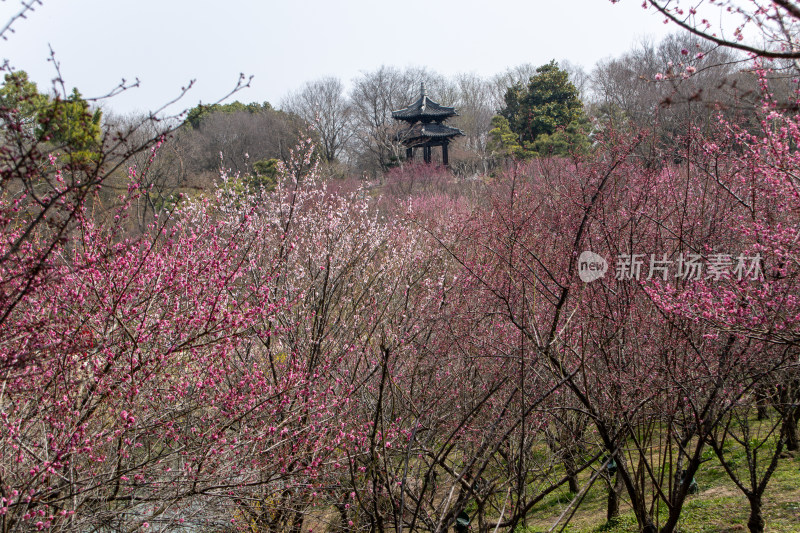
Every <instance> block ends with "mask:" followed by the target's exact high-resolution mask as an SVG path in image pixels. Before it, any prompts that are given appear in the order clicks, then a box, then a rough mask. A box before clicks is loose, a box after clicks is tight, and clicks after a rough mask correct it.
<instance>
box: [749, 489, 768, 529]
mask: <svg viewBox="0 0 800 533" xmlns="http://www.w3.org/2000/svg"><path fill="white" fill-rule="evenodd" d="M749 500H750V518H749V519H748V520H747V527H748V528H750V533H763V531H764V516H763V515H762V514H761V496H750V498H749Z"/></svg>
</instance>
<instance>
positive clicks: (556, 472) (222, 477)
mask: <svg viewBox="0 0 800 533" xmlns="http://www.w3.org/2000/svg"><path fill="white" fill-rule="evenodd" d="M774 65H775V66H777V67H781V64H780V63H774ZM768 66H769V65H768V64H766V63H763V62H761V61H759V60H755V61H751V62H749V63H743V62H740V61H738V60H737V58H736V57H735V56H733V55H731V53H730V52H725V51H724V50H722V49H716V50H713V49H709V48H708V47H707V46H706V45H705V44H703V42H701V41H697V40H693V39H685V38H681V37H671V38H669V39H667V40H665V41H664V42H662V43H661V44H660V45H658V46H651V45H642V46H640V47H637V48H636V49H634V50H633V51H631V52H630V53H629V54H627V55H625V56H623V57H621V58H617V59H613V60H608V61H606V62H603V63H601V64H600V65H598V66H597V68H596V69H595V70H594V71H593V73H592V74H591V75H590V76H581V74H580V72H579V71H577V70H575V69H569V68H567V66H566V65H561V66H559V65H556V64H554V63H549V64H546V65H543V66H540V67H537V68H530V69H529V68H520V69H517V70H515V71H509V72H507V73H506V74H504V75H503V76H500V77H498V78H497V79H495V80H481V79H479V78H476V77H474V76H460V77H457V78H456V79H455V80H446V79H443V78H441V77H438V76H434V75H432V74H430V73H428V72H426V71H421V70H406V71H400V70H396V69H393V68H389V67H384V68H381V69H379V70H377V71H375V72H372V73H367V74H364V75H363V76H362V77H361V78H359V79H357V80H355V82H354V84H353V90H352V92H351V94H350V95H349V96H347V97H345V95H344V91H343V90H342V86H341V83H340V82H338V81H337V80H322V81H320V82H313V83H310V84H308V85H307V86H306V87H304V88H303V89H301V90H300V91H299V92H298V93H296V94H293V95H291V96H289V97H288V98H287V100H286V102H284V103H283V104H282V105H281V110H276V109H273V108H272V107H271V106H270V105H269V104H266V103H265V104H249V105H244V104H240V103H232V104H225V105H216V106H208V107H197V108H194V109H192V110H191V111H190V112H189V113H188V115H187V116H186V117H184V118H183V121H182V122H181V123H179V124H174V125H172V127H171V131H165V130H164V129H163V125H161V128H159V126H160V124H159V123H158V122H154V121H146V120H145V121H142V120H135V119H131V120H121V119H116V118H114V119H113V120H112V119H110V118H109V117H105V119H104V118H103V117H102V116H101V115H100V114H99V113H98V112H96V111H93V110H92V109H91V108H90V106H89V105H88V104H87V102H85V101H84V100H83V98H82V97H81V95H80V94H79V93H78V92H77V91H75V92H73V93H71V94H63V95H61V96H48V95H43V94H41V93H40V92H39V91H38V89H37V88H36V87H35V86H34V85H33V84H31V83H30V81H29V80H27V78H26V77H25V76H24V74H23V73H21V72H16V73H9V74H8V75H7V77H6V83H5V85H4V86H3V88H2V92H0V98H2V102H0V135H2V150H0V185H2V188H1V189H0V236H2V238H0V532H2V533H6V532H28V531H43V530H48V531H55V530H58V531H69V532H79V531H81V532H83V531H103V532H106V531H108V532H110V531H115V532H116V531H126V532H132V531H159V532H161V531H164V532H166V531H173V530H180V531H186V530H203V531H220V532H229V533H233V532H234V531H252V532H262V531H263V532H266V531H270V532H271V531H280V532H286V533H300V532H301V531H309V530H314V531H329V532H354V531H370V532H385V531H390V530H391V531H402V530H406V531H413V532H417V531H430V532H435V533H444V532H445V531H448V530H452V529H456V530H457V531H463V530H464V528H467V527H469V528H470V529H471V530H472V531H478V532H480V533H489V532H493V531H518V532H525V533H532V532H534V531H541V530H547V529H551V530H555V529H556V528H562V529H563V528H565V527H567V525H568V524H570V522H571V521H572V520H573V519H574V518H575V517H576V516H579V515H582V513H584V512H585V508H586V505H585V501H587V500H586V499H587V498H593V500H592V501H593V502H595V503H597V502H598V501H599V502H600V503H599V504H598V505H599V508H600V510H599V512H598V511H597V510H595V514H599V515H600V518H599V520H597V519H595V518H596V517H594V516H593V515H592V516H590V517H588V518H587V520H589V521H591V520H593V519H594V522H591V524H590V527H593V528H594V527H597V528H600V530H607V531H608V530H610V531H643V532H647V533H652V532H656V531H659V532H662V533H673V532H675V531H679V530H684V529H688V527H689V526H691V525H692V524H691V523H689V522H688V520H687V518H686V517H687V515H688V513H689V512H691V511H692V504H693V502H694V500H693V498H694V494H695V493H696V492H697V491H698V490H702V487H703V484H704V483H705V480H707V479H710V478H711V477H712V470H713V474H714V476H715V479H725V480H727V482H728V490H729V494H726V498H729V499H732V500H733V501H735V502H736V503H735V506H734V507H732V508H731V509H730V516H726V517H724V519H727V520H728V523H724V524H723V525H721V526H720V527H719V528H718V529H719V530H723V531H724V530H731V529H733V528H734V527H737V528H739V529H742V528H744V527H747V528H748V529H749V530H750V531H753V532H762V531H764V530H765V527H766V522H767V520H773V518H772V517H773V516H775V515H774V509H773V508H772V507H770V501H771V498H773V497H774V493H771V492H770V490H771V488H772V487H773V486H774V483H775V477H776V475H777V474H776V473H777V472H788V471H790V470H791V471H796V469H797V458H796V457H795V454H796V453H797V452H798V449H799V448H800V442H799V439H798V422H799V421H800V373H798V372H799V369H798V340H799V339H800V295H799V294H798V287H800V283H798V277H799V276H800V268H799V266H800V244H799V243H800V238H799V237H798V235H799V234H798V228H800V194H798V181H797V180H798V178H797V176H800V152H798V151H797V149H796V147H797V145H798V143H800V117H798V115H797V114H796V110H797V94H796V93H792V83H795V87H794V88H795V89H796V82H792V81H790V80H791V79H792V78H791V77H790V78H789V81H787V80H784V79H783V77H782V72H781V71H780V70H769V69H768V68H767V67H768ZM568 74H571V81H570V78H569V76H568ZM423 79H424V80H425V81H426V83H427V85H428V88H429V89H428V90H429V92H430V94H431V95H436V96H435V97H436V98H437V99H439V100H440V101H441V102H442V103H444V104H451V105H456V106H457V107H459V109H460V111H461V113H462V114H461V116H460V117H458V120H459V121H460V122H458V123H456V125H457V126H459V127H461V128H462V129H463V130H464V131H465V133H466V135H465V137H464V138H463V139H462V140H460V141H459V142H460V143H461V144H460V148H459V151H458V158H456V157H455V155H454V160H456V159H457V160H456V162H455V164H454V167H455V170H456V171H457V172H458V173H460V174H456V175H454V174H453V173H451V172H450V171H447V170H446V169H442V168H441V167H435V166H428V165H419V164H408V163H403V162H402V160H401V159H398V154H399V153H401V152H399V147H398V146H397V145H396V144H395V142H394V131H395V130H394V128H396V125H395V124H393V123H391V122H390V120H391V119H390V116H389V112H390V111H391V110H393V109H397V108H399V107H402V106H404V105H406V104H407V103H409V102H410V101H412V100H413V98H414V97H415V95H416V91H418V90H419V83H420V80H423ZM315 95H318V96H319V98H320V99H321V100H320V101H323V100H325V101H330V102H331V105H330V110H331V112H330V113H329V114H327V113H326V109H328V108H326V107H325V106H323V105H317V104H315V103H314V102H316V101H317V100H315V99H314V98H316V97H317V96H315ZM326 99H327V100H326ZM334 102H335V104H334ZM312 109H313V110H316V112H315V114H314V117H313V118H312V117H311V116H308V115H305V116H304V114H303V113H307V112H309V111H310V110H312ZM104 120H105V121H104ZM313 120H316V121H317V127H316V129H315V130H314V131H313V132H312V133H311V134H310V135H309V134H308V133H307V132H306V126H307V124H308V123H309V122H311V121H313ZM169 129H170V127H168V130H169ZM219 152H222V156H221V157H220V156H219ZM454 152H455V151H454ZM228 169H230V170H228ZM365 172H366V173H368V174H369V173H371V172H382V173H383V184H384V187H383V188H382V189H381V191H380V192H381V194H375V191H373V190H370V189H368V188H365V187H362V186H361V185H363V183H361V180H360V179H347V178H343V179H333V178H336V177H337V176H341V175H345V176H347V175H349V174H351V173H357V175H358V176H360V175H362V173H365ZM474 173H477V174H478V176H479V177H480V179H478V180H467V179H463V177H464V176H465V175H467V176H471V175H472V174H474ZM181 194H182V196H181ZM132 229H133V230H135V231H132ZM588 252H591V253H590V254H588V255H587V253H588ZM731 494H732V495H733V496H731ZM598 495H599V498H598ZM736 498H738V499H736ZM726 501H727V500H726ZM726 510H729V509H728V508H726ZM791 512H792V511H791V509H788V510H786V513H791ZM770 513H773V514H770ZM626 521H627V522H626ZM733 522H737V523H736V524H734V525H733V526H732V527H729V526H731V525H732V523H733ZM626 523H627V524H629V527H627V529H614V528H618V527H619V528H625V527H626V526H625V524H626Z"/></svg>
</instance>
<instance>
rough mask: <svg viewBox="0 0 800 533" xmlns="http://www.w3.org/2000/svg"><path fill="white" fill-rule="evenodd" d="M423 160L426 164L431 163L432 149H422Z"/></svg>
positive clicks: (425, 147)
mask: <svg viewBox="0 0 800 533" xmlns="http://www.w3.org/2000/svg"><path fill="white" fill-rule="evenodd" d="M422 159H423V160H424V161H425V162H426V163H430V162H431V147H430V146H423V147H422Z"/></svg>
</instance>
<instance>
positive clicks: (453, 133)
mask: <svg viewBox="0 0 800 533" xmlns="http://www.w3.org/2000/svg"><path fill="white" fill-rule="evenodd" d="M421 93H422V94H421V95H420V97H419V99H418V100H417V101H416V102H414V103H413V104H411V105H410V106H408V107H406V108H405V109H401V110H399V111H392V118H394V119H395V120H403V121H405V122H408V128H406V129H404V130H402V131H400V132H399V133H398V134H397V140H398V141H400V142H402V143H403V144H404V145H405V147H406V159H413V158H414V149H415V148H422V158H423V159H424V160H425V162H426V163H430V162H431V148H433V147H434V146H441V147H442V163H443V164H444V165H445V166H447V165H448V163H449V158H448V155H447V146H448V145H449V144H450V141H451V140H452V139H453V138H454V137H458V136H459V135H464V132H463V131H461V130H460V129H458V128H451V127H450V126H445V125H444V124H443V122H444V121H445V120H447V119H448V118H450V117H453V116H456V115H458V113H456V110H455V108H454V107H447V106H443V105H439V104H437V103H436V102H434V101H433V100H431V99H430V98H428V93H427V92H426V91H425V84H424V83H423V84H422V87H421Z"/></svg>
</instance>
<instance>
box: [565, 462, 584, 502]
mask: <svg viewBox="0 0 800 533" xmlns="http://www.w3.org/2000/svg"><path fill="white" fill-rule="evenodd" d="M564 469H565V470H566V471H567V482H568V483H569V491H570V492H571V493H572V494H578V492H580V487H579V486H578V468H577V465H576V464H575V459H574V458H573V457H572V454H571V453H569V452H567V453H566V455H565V457H564Z"/></svg>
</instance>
